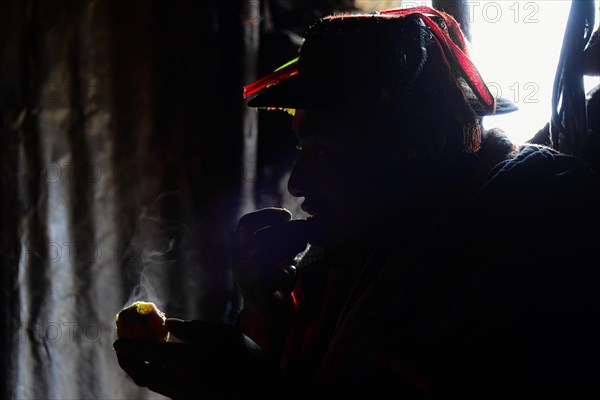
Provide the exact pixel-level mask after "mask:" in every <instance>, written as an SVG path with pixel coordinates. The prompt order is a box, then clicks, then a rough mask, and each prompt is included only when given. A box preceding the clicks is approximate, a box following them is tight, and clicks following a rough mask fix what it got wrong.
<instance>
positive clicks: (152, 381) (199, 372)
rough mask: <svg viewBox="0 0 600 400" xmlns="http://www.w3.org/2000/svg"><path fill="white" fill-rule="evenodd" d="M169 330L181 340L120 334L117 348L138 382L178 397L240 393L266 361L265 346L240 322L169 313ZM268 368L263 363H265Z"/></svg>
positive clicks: (153, 389)
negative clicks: (129, 337)
mask: <svg viewBox="0 0 600 400" xmlns="http://www.w3.org/2000/svg"><path fill="white" fill-rule="evenodd" d="M166 326H167V329H169V332H170V333H171V335H172V336H173V337H174V338H175V340H177V341H178V342H152V341H145V340H125V339H117V340H116V341H115V342H114V343H113V348H114V349H115V351H116V355H117V358H118V361H119V365H120V366H121V368H123V370H125V372H127V373H128V374H129V376H130V377H131V378H132V379H133V381H134V382H135V383H136V384H137V385H139V386H143V387H147V388H148V389H149V390H152V391H154V392H157V393H160V394H162V395H164V396H167V397H171V398H173V399H182V400H183V399H197V398H199V396H200V395H204V394H209V393H215V394H216V393H218V394H220V395H223V394H227V395H230V396H231V395H233V394H235V392H234V390H237V389H238V388H239V390H240V392H241V391H246V390H248V389H249V387H248V386H249V384H250V385H251V384H252V380H253V379H254V378H253V376H252V374H254V373H258V371H259V370H260V368H261V367H263V366H265V365H266V364H265V363H264V362H263V360H261V358H260V349H258V348H257V347H256V346H255V345H254V344H253V342H251V341H250V340H249V339H248V338H246V337H245V336H244V335H243V334H242V333H241V332H240V331H239V329H238V328H237V327H235V326H230V325H225V324H216V323H206V322H202V321H195V320H192V321H184V320H180V319H175V318H167V320H166ZM263 370H264V368H263Z"/></svg>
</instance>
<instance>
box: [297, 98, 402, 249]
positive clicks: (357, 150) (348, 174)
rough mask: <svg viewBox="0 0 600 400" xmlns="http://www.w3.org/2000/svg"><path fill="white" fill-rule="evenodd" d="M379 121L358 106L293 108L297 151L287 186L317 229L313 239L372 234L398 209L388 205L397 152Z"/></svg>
mask: <svg viewBox="0 0 600 400" xmlns="http://www.w3.org/2000/svg"><path fill="white" fill-rule="evenodd" d="M377 121H378V118H376V117H375V116H373V115H372V113H369V112H364V111H360V110H355V112H352V111H351V110H334V111H312V110H311V111H309V110H297V111H296V115H295V116H294V120H293V123H292V130H293V131H294V133H295V134H296V135H297V137H298V140H299V149H300V152H299V154H298V158H297V161H296V163H295V165H294V168H293V170H292V174H291V176H290V179H289V182H288V190H289V192H290V193H291V194H292V195H293V196H296V197H304V201H303V202H302V209H303V210H304V211H306V212H307V213H309V214H311V215H312V222H313V223H314V228H315V231H316V232H317V233H316V235H315V236H316V237H315V238H313V244H321V245H323V244H327V243H331V242H332V241H334V242H341V243H344V242H347V241H348V240H355V239H362V238H363V237H369V236H373V235H376V234H377V232H373V229H377V228H376V227H375V225H376V223H378V222H379V221H382V220H385V219H391V218H392V216H393V214H394V213H395V212H396V210H395V209H392V208H390V207H389V206H390V205H391V203H392V202H391V200H392V196H390V193H394V195H393V197H396V196H397V191H396V190H395V188H396V187H397V186H398V185H397V180H398V179H400V177H399V176H398V174H397V171H398V168H397V165H396V164H397V162H396V161H397V160H396V159H395V157H394V155H395V154H397V153H396V152H395V151H392V149H391V148H390V147H391V144H390V143H388V142H387V141H386V139H385V137H386V135H383V132H382V130H384V129H386V127H385V126H384V125H382V124H380V123H378V122H377ZM396 134H400V133H399V132H398V133H396ZM395 200H397V198H396V199H395Z"/></svg>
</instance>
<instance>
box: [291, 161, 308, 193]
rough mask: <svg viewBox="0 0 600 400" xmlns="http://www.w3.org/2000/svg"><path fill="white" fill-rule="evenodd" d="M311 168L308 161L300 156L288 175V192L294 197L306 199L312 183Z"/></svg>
mask: <svg viewBox="0 0 600 400" xmlns="http://www.w3.org/2000/svg"><path fill="white" fill-rule="evenodd" d="M311 170H312V169H311V168H310V166H309V162H308V160H306V158H305V157H302V156H300V157H299V158H298V159H297V160H296V162H295V163H294V166H293V167H292V171H291V173H290V177H289V179H288V185H287V188H288V192H289V193H290V194H291V195H292V196H294V197H306V196H307V195H308V193H309V190H310V185H311V182H312V176H311Z"/></svg>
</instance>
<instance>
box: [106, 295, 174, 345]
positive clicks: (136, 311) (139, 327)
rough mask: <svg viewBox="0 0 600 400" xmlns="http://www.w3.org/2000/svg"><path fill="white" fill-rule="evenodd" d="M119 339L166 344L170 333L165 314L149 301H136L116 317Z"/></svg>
mask: <svg viewBox="0 0 600 400" xmlns="http://www.w3.org/2000/svg"><path fill="white" fill-rule="evenodd" d="M115 322H116V324H117V337H118V338H119V339H136V340H152V341H155V342H166V341H167V340H169V331H168V330H167V327H166V326H165V313H163V312H162V311H160V310H159V309H158V308H157V307H156V305H155V304H154V303H152V302H148V301H136V302H134V303H132V304H131V305H129V306H127V307H125V308H124V309H122V310H121V311H120V312H119V313H118V314H117V316H116V317H115Z"/></svg>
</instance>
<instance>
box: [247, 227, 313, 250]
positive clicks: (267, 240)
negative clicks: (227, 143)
mask: <svg viewBox="0 0 600 400" xmlns="http://www.w3.org/2000/svg"><path fill="white" fill-rule="evenodd" d="M309 225H310V224H309V223H308V222H307V221H306V220H302V219H297V220H292V221H288V222H287V223H282V224H278V225H272V226H268V227H264V228H261V229H259V230H258V231H256V233H255V234H254V236H255V238H256V241H257V242H258V243H260V244H261V245H262V246H261V247H262V249H264V250H265V251H269V252H272V253H273V254H274V255H275V257H274V258H289V257H290V256H292V257H293V256H295V255H296V254H298V253H300V252H301V251H303V250H304V249H306V246H307V243H308V235H309ZM279 254H281V255H280V256H279V257H277V255H279Z"/></svg>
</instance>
